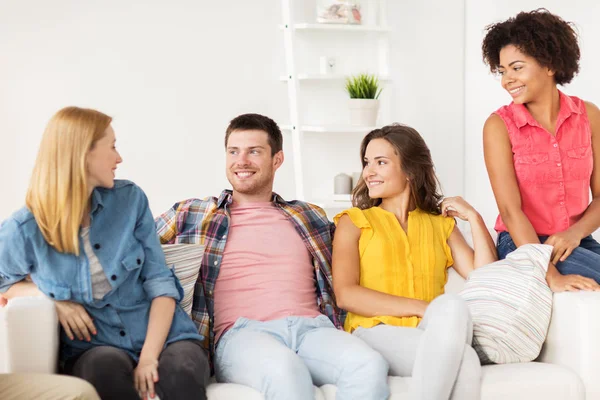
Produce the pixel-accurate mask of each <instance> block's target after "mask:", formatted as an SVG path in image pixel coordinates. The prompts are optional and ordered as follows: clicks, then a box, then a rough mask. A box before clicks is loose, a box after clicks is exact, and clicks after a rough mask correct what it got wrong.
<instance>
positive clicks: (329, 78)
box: [279, 74, 390, 82]
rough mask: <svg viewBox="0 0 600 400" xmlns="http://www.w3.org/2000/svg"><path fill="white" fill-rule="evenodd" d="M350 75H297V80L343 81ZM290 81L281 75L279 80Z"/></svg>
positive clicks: (385, 78) (287, 76)
mask: <svg viewBox="0 0 600 400" xmlns="http://www.w3.org/2000/svg"><path fill="white" fill-rule="evenodd" d="M349 76H350V75H343V74H298V75H297V79H298V80H299V81H345V80H346V78H348V77H349ZM289 79H290V75H281V76H280V77H279V80H281V81H283V82H287V81H288V80H289ZM377 79H379V80H380V81H382V82H384V81H389V80H390V77H389V76H387V75H384V76H378V77H377Z"/></svg>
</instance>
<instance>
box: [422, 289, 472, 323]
mask: <svg viewBox="0 0 600 400" xmlns="http://www.w3.org/2000/svg"><path fill="white" fill-rule="evenodd" d="M427 311H429V312H430V313H435V315H436V316H444V317H447V318H450V319H457V320H464V319H467V320H468V319H470V315H471V314H470V312H469V307H468V306H467V302H466V301H465V300H464V299H463V298H462V297H460V296H458V295H455V294H443V295H441V296H438V297H437V298H435V299H434V300H433V301H432V302H431V303H430V304H429V307H428V309H427ZM427 311H426V313H427Z"/></svg>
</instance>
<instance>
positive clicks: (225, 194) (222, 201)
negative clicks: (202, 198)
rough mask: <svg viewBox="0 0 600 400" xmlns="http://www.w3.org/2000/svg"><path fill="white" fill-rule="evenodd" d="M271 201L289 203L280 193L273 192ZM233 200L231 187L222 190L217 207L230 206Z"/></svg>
mask: <svg viewBox="0 0 600 400" xmlns="http://www.w3.org/2000/svg"><path fill="white" fill-rule="evenodd" d="M271 201H272V202H274V203H278V204H282V205H287V204H288V203H287V201H285V200H284V199H283V198H282V197H281V196H280V195H278V194H277V193H275V192H273V194H272V196H271ZM232 202H233V191H231V190H229V189H225V190H223V191H222V192H221V195H220V196H219V199H218V200H217V208H224V207H225V206H230V205H231V203H232Z"/></svg>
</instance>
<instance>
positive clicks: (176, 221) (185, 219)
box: [155, 190, 345, 354]
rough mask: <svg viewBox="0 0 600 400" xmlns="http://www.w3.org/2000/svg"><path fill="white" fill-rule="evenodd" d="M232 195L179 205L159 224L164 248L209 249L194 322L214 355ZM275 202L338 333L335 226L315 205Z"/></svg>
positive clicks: (340, 316) (340, 312) (158, 220)
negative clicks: (307, 259) (306, 257)
mask: <svg viewBox="0 0 600 400" xmlns="http://www.w3.org/2000/svg"><path fill="white" fill-rule="evenodd" d="M232 200H233V197H232V192H231V191H230V190H225V191H223V193H221V196H220V197H219V198H218V199H217V198H216V197H208V198H205V199H203V200H200V199H189V200H185V201H182V202H179V203H176V204H175V205H174V206H173V207H172V208H171V209H170V210H168V211H167V212H165V213H164V214H162V215H161V216H159V217H158V218H156V221H155V222H156V229H157V231H158V235H159V236H160V241H161V243H163V244H174V243H190V244H198V243H202V244H204V245H205V246H206V250H205V252H204V257H203V258H202V267H201V270H200V274H199V276H198V281H197V282H196V286H195V289H194V301H193V306H192V319H193V320H194V322H195V323H196V326H197V327H198V331H199V333H200V334H202V335H204V337H205V338H207V339H206V340H205V341H204V343H203V345H204V347H205V348H206V349H207V350H209V351H210V354H214V345H215V343H214V332H213V318H214V289H215V283H216V281H217V278H218V276H219V269H220V267H221V261H222V259H223V250H224V249H225V243H226V241H227V236H228V232H229V221H230V216H229V210H228V206H229V205H231V202H232ZM272 201H273V202H274V203H275V205H276V206H277V207H279V209H281V211H282V212H283V213H284V214H285V215H286V216H287V217H288V218H289V220H290V221H291V222H292V223H293V224H294V226H295V228H296V231H297V232H298V234H299V235H300V236H301V237H302V240H303V241H304V243H305V244H306V248H307V249H308V250H309V251H310V254H311V256H312V260H313V265H314V272H315V280H316V282H317V285H316V295H317V305H318V307H319V310H320V311H321V312H322V313H323V314H325V315H327V316H328V317H329V319H331V321H332V322H333V323H334V325H335V326H336V327H337V328H340V329H341V328H342V326H343V324H344V317H345V312H344V311H343V310H340V309H338V308H337V306H336V304H335V296H334V293H333V283H332V277H331V242H332V240H333V231H334V229H335V226H334V224H333V223H331V222H330V221H329V220H328V219H327V216H326V215H325V212H324V211H323V210H322V209H321V208H319V207H317V206H315V205H312V204H309V203H305V202H301V201H290V202H287V201H285V200H283V199H282V198H281V197H280V196H279V195H277V194H276V193H273V199H272Z"/></svg>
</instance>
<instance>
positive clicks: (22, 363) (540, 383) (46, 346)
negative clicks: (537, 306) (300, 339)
mask: <svg viewBox="0 0 600 400" xmlns="http://www.w3.org/2000/svg"><path fill="white" fill-rule="evenodd" d="M461 287H462V279H461V278H460V277H459V276H458V275H457V274H456V273H454V271H453V270H451V272H450V278H449V282H448V284H447V285H446V289H447V291H448V292H450V293H456V292H458V291H459V290H460V288H461ZM599 315H600V293H583V292H582V293H560V294H555V295H554V309H553V313H552V322H551V325H550V332H549V334H548V338H547V340H546V344H545V346H544V349H543V351H542V354H541V355H540V357H539V360H538V362H532V363H525V364H510V365H489V366H485V367H483V382H482V393H481V399H482V400H500V399H502V400H505V399H511V400H519V399H524V400H525V399H528V400H534V399H543V400H554V399H556V400H579V399H586V398H587V399H588V400H594V399H599V400H600V379H598V377H597V376H596V375H597V374H598V371H599V370H600V318H599ZM57 343H58V330H57V321H56V316H55V313H54V307H53V305H52V303H51V302H50V301H49V300H46V299H44V298H21V299H15V300H12V301H10V302H9V304H8V305H7V306H6V307H5V308H3V309H0V373H5V372H49V373H51V372H54V371H55V367H56V357H57ZM409 383H410V378H400V377H390V378H389V384H390V387H391V390H392V396H391V399H392V400H395V399H404V398H405V395H406V393H407V392H408V386H409ZM335 391H336V388H335V386H333V385H325V386H323V387H320V388H315V398H316V399H320V400H333V399H335ZM208 398H209V400H234V399H245V400H262V399H263V396H262V395H261V394H260V393H259V392H257V391H255V390H253V389H251V388H248V387H245V386H241V385H234V384H218V383H213V384H211V385H210V386H209V388H208Z"/></svg>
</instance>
